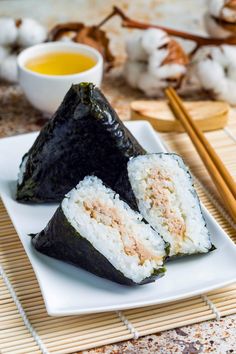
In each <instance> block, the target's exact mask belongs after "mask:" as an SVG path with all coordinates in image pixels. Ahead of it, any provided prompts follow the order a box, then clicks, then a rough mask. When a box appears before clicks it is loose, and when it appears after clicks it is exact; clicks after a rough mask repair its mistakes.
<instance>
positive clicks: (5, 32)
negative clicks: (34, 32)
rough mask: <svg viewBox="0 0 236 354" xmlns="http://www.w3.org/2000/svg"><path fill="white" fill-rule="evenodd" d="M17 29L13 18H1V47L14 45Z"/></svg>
mask: <svg viewBox="0 0 236 354" xmlns="http://www.w3.org/2000/svg"><path fill="white" fill-rule="evenodd" d="M17 33H18V32H17V27H16V24H15V21H14V20H13V19H12V18H10V17H9V18H8V17H4V18H0V45H4V46H7V45H11V44H14V42H15V40H16V38H17Z"/></svg>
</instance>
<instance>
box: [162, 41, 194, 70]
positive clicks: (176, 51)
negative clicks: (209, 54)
mask: <svg viewBox="0 0 236 354" xmlns="http://www.w3.org/2000/svg"><path fill="white" fill-rule="evenodd" d="M165 47H166V49H167V50H168V52H169V53H168V55H167V57H166V58H165V59H164V61H163V63H162V64H180V65H187V64H188V62H189V58H188V56H187V54H186V53H185V51H184V50H183V48H182V47H181V45H180V44H179V43H178V42H176V41H175V40H174V39H171V40H170V41H169V42H168V43H167V44H166V46H165Z"/></svg>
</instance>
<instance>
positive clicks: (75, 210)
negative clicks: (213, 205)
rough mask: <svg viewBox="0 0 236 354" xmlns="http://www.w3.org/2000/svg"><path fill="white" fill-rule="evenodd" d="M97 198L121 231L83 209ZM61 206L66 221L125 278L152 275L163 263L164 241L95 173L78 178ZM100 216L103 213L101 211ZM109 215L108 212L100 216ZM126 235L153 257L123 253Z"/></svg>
mask: <svg viewBox="0 0 236 354" xmlns="http://www.w3.org/2000/svg"><path fill="white" fill-rule="evenodd" d="M94 202H99V203H102V205H105V207H107V208H108V210H114V208H115V212H117V213H118V215H119V217H120V219H119V220H120V221H121V224H122V225H125V235H124V233H123V234H121V233H120V230H119V228H117V227H116V226H117V225H116V226H114V227H112V226H110V225H108V224H109V223H108V224H106V223H103V222H101V220H97V219H96V217H92V216H91V214H90V213H89V212H88V210H86V207H85V206H86V205H87V203H90V204H91V203H94ZM62 210H63V212H64V214H65V216H66V218H67V219H68V221H69V222H70V224H71V225H72V226H73V227H74V228H75V229H76V230H77V231H78V233H80V235H82V236H83V237H84V238H86V239H87V240H88V241H89V242H90V243H91V244H92V245H93V247H94V248H95V249H96V250H97V251H99V252H100V253H101V254H102V255H104V256H105V257H106V258H107V259H108V260H109V262H110V263H111V264H112V265H113V266H114V267H115V268H116V269H118V270H119V271H121V272H122V273H123V274H124V275H125V276H126V277H127V278H129V279H132V280H133V281H134V282H136V283H139V282H141V281H142V280H143V279H145V278H146V277H149V276H151V275H152V273H153V271H154V269H158V268H160V267H161V266H162V265H163V259H164V258H165V255H166V252H165V243H164V242H163V240H162V238H161V237H160V236H159V235H158V233H157V232H156V231H154V230H153V229H152V228H151V227H150V225H148V224H145V223H144V222H143V221H142V216H141V215H140V214H139V213H136V212H134V211H133V210H132V209H131V208H130V207H129V206H128V205H127V204H126V203H125V202H123V201H122V200H120V199H119V196H118V195H117V194H115V193H114V192H113V191H112V190H111V189H109V188H107V187H105V186H104V185H103V183H102V181H101V180H99V179H98V178H97V177H93V176H91V177H90V176H88V177H85V179H84V180H83V181H81V182H80V183H79V184H78V185H77V187H76V188H74V189H73V190H72V191H71V192H70V193H69V194H68V195H67V196H66V198H65V199H64V200H63V202H62ZM103 216H104V215H103ZM104 217H105V218H108V219H106V220H108V221H109V220H111V219H109V217H110V216H109V213H108V214H107V215H105V216H104ZM129 235H132V236H133V237H134V238H135V240H138V241H139V243H141V244H142V245H143V246H144V247H145V248H146V249H148V250H150V251H151V252H152V254H154V256H155V257H154V258H155V259H153V258H152V257H151V258H150V259H145V261H144V262H140V258H139V256H138V254H135V255H134V254H132V255H130V254H127V252H126V251H125V247H124V244H125V246H127V245H128V246H129V244H130V239H129Z"/></svg>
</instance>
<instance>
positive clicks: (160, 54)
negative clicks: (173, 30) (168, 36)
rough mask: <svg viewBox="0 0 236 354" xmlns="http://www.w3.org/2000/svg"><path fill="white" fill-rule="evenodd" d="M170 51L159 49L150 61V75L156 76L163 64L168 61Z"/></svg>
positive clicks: (151, 56)
mask: <svg viewBox="0 0 236 354" xmlns="http://www.w3.org/2000/svg"><path fill="white" fill-rule="evenodd" d="M168 53H169V51H168V49H165V48H163V49H159V50H157V49H156V50H155V51H154V52H153V53H152V54H151V55H150V57H149V59H148V71H149V73H150V74H153V75H156V71H157V70H158V68H159V66H160V65H161V64H162V63H163V61H164V60H165V59H166V57H167V55H168Z"/></svg>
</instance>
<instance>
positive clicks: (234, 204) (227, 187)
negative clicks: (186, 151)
mask: <svg viewBox="0 0 236 354" xmlns="http://www.w3.org/2000/svg"><path fill="white" fill-rule="evenodd" d="M165 94H166V96H167V98H168V99H169V104H170V108H171V110H172V111H173V113H174V115H175V117H176V118H177V119H179V121H180V122H181V123H182V125H183V127H184V129H185V131H186V132H187V133H188V135H189V137H190V139H191V140H192V143H193V144H194V146H195V148H196V150H197V151H198V154H199V156H200V157H201V159H202V161H203V163H204V165H205V167H206V168H207V170H208V172H209V174H210V176H211V178H212V180H213V182H214V184H215V186H216V188H217V190H218V192H219V194H220V196H221V197H222V200H223V201H224V205H225V208H226V209H227V210H228V211H229V213H230V215H231V217H232V219H233V220H234V222H236V183H235V181H234V179H233V178H232V176H231V175H230V173H229V171H228V170H227V168H226V167H225V165H224V164H223V162H222V161H221V159H220V158H219V156H218V155H217V154H216V152H215V150H214V149H213V147H212V146H211V145H210V143H209V141H208V140H207V139H206V137H205V136H204V134H203V133H202V131H201V130H200V129H199V128H198V126H197V124H196V123H195V121H194V120H193V118H192V117H191V115H190V114H189V113H188V111H187V110H186V108H185V107H184V104H183V102H182V101H181V99H180V97H179V96H178V95H177V93H176V91H175V90H174V89H173V88H167V89H166V90H165Z"/></svg>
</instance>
